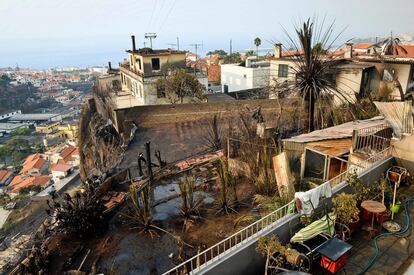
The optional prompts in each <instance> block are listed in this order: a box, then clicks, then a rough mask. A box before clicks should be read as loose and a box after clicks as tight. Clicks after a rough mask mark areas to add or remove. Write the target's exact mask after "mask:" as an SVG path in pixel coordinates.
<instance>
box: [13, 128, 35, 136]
mask: <svg viewBox="0 0 414 275" xmlns="http://www.w3.org/2000/svg"><path fill="white" fill-rule="evenodd" d="M30 133H32V130H30V129H29V128H18V129H16V130H14V131H13V132H11V135H12V136H26V135H29V134H30Z"/></svg>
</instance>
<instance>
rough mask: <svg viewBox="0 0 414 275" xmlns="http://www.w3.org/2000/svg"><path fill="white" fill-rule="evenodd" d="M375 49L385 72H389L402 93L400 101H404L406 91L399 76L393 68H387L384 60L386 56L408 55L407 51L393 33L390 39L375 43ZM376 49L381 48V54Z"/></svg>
mask: <svg viewBox="0 0 414 275" xmlns="http://www.w3.org/2000/svg"><path fill="white" fill-rule="evenodd" d="M373 47H374V52H375V53H376V55H377V56H378V57H379V58H380V60H381V63H382V65H383V67H384V71H385V70H387V72H388V73H389V74H390V75H391V78H392V82H393V84H394V86H395V87H396V88H397V89H398V91H399V93H400V99H401V101H404V99H405V98H404V90H403V89H402V86H401V83H400V81H399V79H398V76H397V74H396V71H395V70H394V69H392V68H389V67H388V66H387V63H386V62H385V60H384V57H385V56H390V55H392V56H398V55H400V54H401V53H404V54H406V53H407V50H406V49H405V48H404V47H403V46H401V40H400V39H399V38H398V37H393V35H392V32H391V35H390V37H388V38H386V39H384V40H382V41H380V42H378V43H375V44H374V45H373ZM376 48H381V51H380V52H377V50H376Z"/></svg>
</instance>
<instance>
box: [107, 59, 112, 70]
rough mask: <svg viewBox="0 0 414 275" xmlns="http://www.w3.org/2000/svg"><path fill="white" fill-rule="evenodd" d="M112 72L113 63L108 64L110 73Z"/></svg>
mask: <svg viewBox="0 0 414 275" xmlns="http://www.w3.org/2000/svg"><path fill="white" fill-rule="evenodd" d="M110 70H112V64H111V61H109V62H108V71H110Z"/></svg>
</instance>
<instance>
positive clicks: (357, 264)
mask: <svg viewBox="0 0 414 275" xmlns="http://www.w3.org/2000/svg"><path fill="white" fill-rule="evenodd" d="M399 193H400V194H402V195H404V196H405V197H407V198H409V197H413V198H414V185H412V186H409V187H401V188H400V191H399ZM410 213H411V218H412V219H411V226H410V228H409V229H408V230H407V232H406V233H405V234H404V235H403V236H402V237H397V236H386V237H381V238H379V240H378V247H379V254H378V257H377V259H376V261H375V263H374V264H373V265H372V267H371V268H370V269H369V271H368V272H367V273H365V274H404V273H405V272H406V270H407V269H408V268H409V267H410V265H411V263H412V260H414V242H413V241H414V234H412V233H413V232H412V225H413V223H414V201H413V202H412V203H411V207H410ZM395 220H396V221H397V222H398V223H399V224H400V225H401V226H402V227H404V226H405V224H406V215H405V209H404V208H403V207H401V211H400V213H399V214H398V215H397V216H396V217H395ZM366 226H367V225H366V224H365V227H366ZM363 228H364V224H363V226H362V229H361V230H359V231H358V232H355V233H354V235H353V236H352V238H351V240H350V241H349V243H350V244H352V245H353V248H352V250H351V254H350V258H349V259H348V262H347V264H346V266H345V268H344V270H342V271H340V272H339V273H338V274H359V273H360V272H361V271H363V270H364V269H365V267H366V266H367V264H368V262H369V261H370V260H371V258H372V257H373V256H374V254H375V249H374V242H373V240H371V239H370V238H369V234H368V232H367V231H364V230H363ZM383 232H385V231H384V230H383ZM411 242H413V244H412V245H411ZM406 274H409V273H408V272H407V273H406Z"/></svg>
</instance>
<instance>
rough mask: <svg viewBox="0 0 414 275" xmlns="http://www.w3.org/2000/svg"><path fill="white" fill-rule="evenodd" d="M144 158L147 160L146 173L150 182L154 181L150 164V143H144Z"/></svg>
mask: <svg viewBox="0 0 414 275" xmlns="http://www.w3.org/2000/svg"><path fill="white" fill-rule="evenodd" d="M145 156H146V160H147V172H148V177H149V179H150V182H151V183H152V182H153V181H154V176H153V174H152V162H151V142H150V141H148V142H146V143H145Z"/></svg>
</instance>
